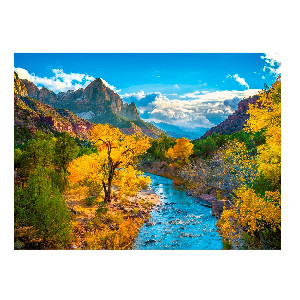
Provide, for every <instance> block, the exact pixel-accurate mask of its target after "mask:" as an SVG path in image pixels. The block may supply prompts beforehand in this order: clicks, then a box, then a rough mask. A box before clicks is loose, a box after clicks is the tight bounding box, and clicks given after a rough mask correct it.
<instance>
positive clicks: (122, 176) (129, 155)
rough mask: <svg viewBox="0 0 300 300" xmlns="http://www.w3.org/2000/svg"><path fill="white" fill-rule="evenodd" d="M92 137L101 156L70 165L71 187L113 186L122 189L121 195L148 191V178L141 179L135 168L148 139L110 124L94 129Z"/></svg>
mask: <svg viewBox="0 0 300 300" xmlns="http://www.w3.org/2000/svg"><path fill="white" fill-rule="evenodd" d="M89 136H90V139H91V141H92V142H93V143H94V144H95V145H96V146H97V148H98V153H93V154H91V155H84V156H82V157H79V158H77V159H75V160H73V161H72V162H71V163H70V164H69V168H68V171H69V173H70V176H69V180H70V183H71V184H76V183H97V184H98V185H101V186H102V185H103V184H105V185H106V186H110V185H111V184H112V185H114V186H117V187H119V188H120V191H121V194H135V193H136V192H137V191H138V190H139V189H141V188H146V186H147V185H148V184H149V183H150V179H149V177H144V176H142V174H143V173H142V172H140V171H137V170H136V169H135V168H134V166H135V163H136V161H137V159H138V156H140V155H142V154H144V153H145V152H146V151H147V149H148V148H149V147H150V142H149V138H147V137H143V136H141V135H139V134H134V135H131V136H127V135H124V134H123V133H122V132H121V131H120V130H119V129H118V128H114V127H112V126H109V125H107V124H105V125H102V124H98V125H96V126H94V127H93V128H92V130H91V132H90V134H89Z"/></svg>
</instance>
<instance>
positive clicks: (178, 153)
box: [166, 137, 194, 163]
mask: <svg viewBox="0 0 300 300" xmlns="http://www.w3.org/2000/svg"><path fill="white" fill-rule="evenodd" d="M193 147H194V145H193V144H192V143H191V142H190V141H189V140H188V139H186V138H184V137H182V138H180V139H177V140H176V144H175V146H174V147H171V148H169V149H168V151H167V153H166V156H167V157H168V158H170V159H172V160H174V161H175V160H179V161H180V162H181V163H184V162H186V161H187V159H188V158H189V157H190V155H191V154H192V153H193Z"/></svg>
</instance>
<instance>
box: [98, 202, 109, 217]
mask: <svg viewBox="0 0 300 300" xmlns="http://www.w3.org/2000/svg"><path fill="white" fill-rule="evenodd" d="M107 211H108V208H107V207H106V205H105V202H104V201H101V202H99V205H98V208H97V210H96V214H97V215H104V214H106V213H107Z"/></svg>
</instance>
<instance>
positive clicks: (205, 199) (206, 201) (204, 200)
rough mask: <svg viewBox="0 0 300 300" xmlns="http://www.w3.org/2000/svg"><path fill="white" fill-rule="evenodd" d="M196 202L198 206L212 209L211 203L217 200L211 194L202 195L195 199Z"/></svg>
mask: <svg viewBox="0 0 300 300" xmlns="http://www.w3.org/2000/svg"><path fill="white" fill-rule="evenodd" d="M197 200H198V202H199V203H200V204H202V205H204V206H208V207H212V203H213V201H215V200H217V199H216V197H215V196H213V195H211V194H202V195H200V196H198V197H197Z"/></svg>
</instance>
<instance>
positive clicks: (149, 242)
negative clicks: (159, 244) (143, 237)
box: [145, 239, 156, 244]
mask: <svg viewBox="0 0 300 300" xmlns="http://www.w3.org/2000/svg"><path fill="white" fill-rule="evenodd" d="M151 243H156V240H154V239H150V240H148V241H146V242H145V244H151Z"/></svg>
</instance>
